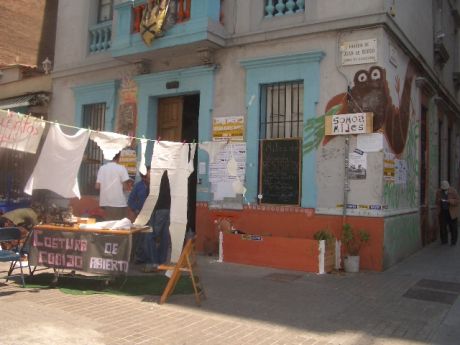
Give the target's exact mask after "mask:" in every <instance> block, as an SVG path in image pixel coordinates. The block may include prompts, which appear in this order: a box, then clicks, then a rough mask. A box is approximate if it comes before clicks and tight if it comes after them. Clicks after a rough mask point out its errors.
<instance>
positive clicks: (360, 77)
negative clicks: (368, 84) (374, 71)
mask: <svg viewBox="0 0 460 345" xmlns="http://www.w3.org/2000/svg"><path fill="white" fill-rule="evenodd" d="M358 81H359V82H360V83H364V82H365V81H367V73H366V72H361V73H359V74H358Z"/></svg>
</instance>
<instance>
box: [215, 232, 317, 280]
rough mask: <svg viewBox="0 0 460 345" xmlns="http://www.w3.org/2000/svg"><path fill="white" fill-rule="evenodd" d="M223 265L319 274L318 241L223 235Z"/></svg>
mask: <svg viewBox="0 0 460 345" xmlns="http://www.w3.org/2000/svg"><path fill="white" fill-rule="evenodd" d="M223 256H224V261H225V262H233V263H240V264H246V265H255V266H267V267H274V268H281V269H289V270H296V271H305V272H318V267H319V262H318V261H319V245H318V241H315V240H309V239H305V238H287V237H271V236H268V237H267V236H259V237H258V238H257V239H256V240H254V239H251V238H250V237H249V236H245V235H236V234H228V233H227V234H224V238H223Z"/></svg>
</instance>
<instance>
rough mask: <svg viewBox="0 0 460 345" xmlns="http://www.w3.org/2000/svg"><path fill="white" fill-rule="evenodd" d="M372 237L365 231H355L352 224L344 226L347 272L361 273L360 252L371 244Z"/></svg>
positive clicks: (343, 241)
mask: <svg viewBox="0 0 460 345" xmlns="http://www.w3.org/2000/svg"><path fill="white" fill-rule="evenodd" d="M370 237H371V236H370V235H369V233H368V232H367V231H365V230H357V231H354V230H353V228H352V226H351V225H350V224H348V223H345V224H344V225H343V231H342V244H343V245H344V246H345V251H346V255H345V257H344V258H343V264H344V267H345V272H353V273H356V272H359V252H360V251H361V248H362V246H363V245H365V244H367V243H368V242H369V239H370Z"/></svg>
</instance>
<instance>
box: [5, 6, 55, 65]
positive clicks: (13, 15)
mask: <svg viewBox="0 0 460 345" xmlns="http://www.w3.org/2000/svg"><path fill="white" fill-rule="evenodd" d="M57 6H58V0H1V1H0V37H1V40H0V64H3V65H10V64H23V65H32V66H35V65H38V66H40V67H41V62H42V61H43V60H44V59H45V57H47V56H48V57H49V58H50V59H53V57H54V43H55V31H56V15H57Z"/></svg>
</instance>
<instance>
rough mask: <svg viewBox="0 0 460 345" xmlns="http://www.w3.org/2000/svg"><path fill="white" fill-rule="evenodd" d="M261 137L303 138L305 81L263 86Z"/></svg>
mask: <svg viewBox="0 0 460 345" xmlns="http://www.w3.org/2000/svg"><path fill="white" fill-rule="evenodd" d="M261 95H262V102H261V112H260V138H261V139H276V138H302V133H303V82H302V81H296V82H287V83H286V82H282V83H275V84H269V85H264V86H263V87H262V93H261Z"/></svg>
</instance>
